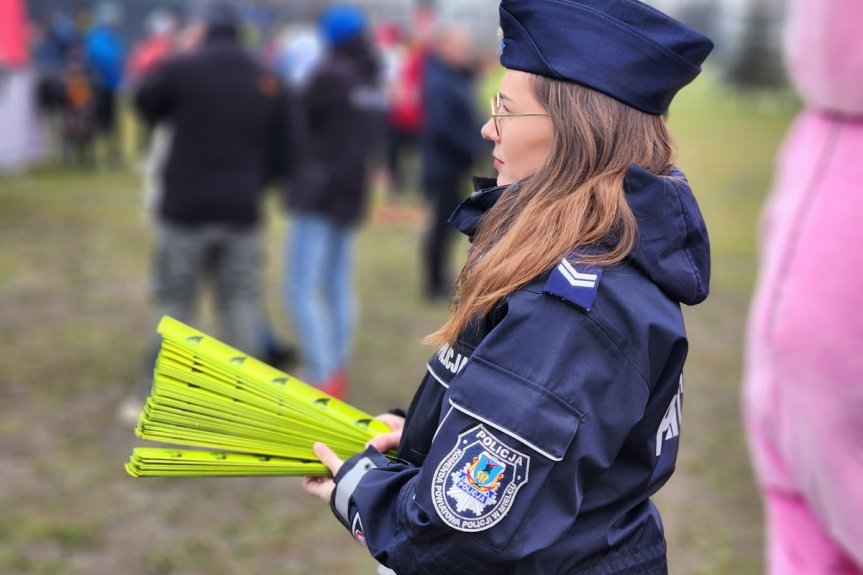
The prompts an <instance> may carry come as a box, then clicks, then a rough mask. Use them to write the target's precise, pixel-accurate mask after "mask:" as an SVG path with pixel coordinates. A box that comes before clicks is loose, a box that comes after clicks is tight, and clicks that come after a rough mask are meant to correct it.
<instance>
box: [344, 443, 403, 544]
mask: <svg viewBox="0 0 863 575" xmlns="http://www.w3.org/2000/svg"><path fill="white" fill-rule="evenodd" d="M388 463H389V460H388V459H387V457H386V456H385V455H383V454H381V452H380V451H378V450H377V449H375V448H374V447H368V448H367V449H366V450H365V451H363V452H362V453H358V454H356V455H354V456H353V457H351V458H350V459H348V460H347V461H345V463H344V465H342V468H341V469H339V472H338V473H337V474H336V476H335V477H334V481H335V483H336V488H335V489H334V490H333V495H332V497H331V498H330V507H331V508H332V510H333V514H334V515H335V516H336V517H337V518H338V520H339V521H341V522H342V525H344V526H345V527H347V528H348V529H350V528H351V499H352V498H353V495H354V491H356V489H357V486H358V485H359V483H360V480H361V479H362V478H363V476H364V475H365V474H366V473H368V472H369V471H370V470H371V469H375V468H377V467H385V466H386V465H387V464H388Z"/></svg>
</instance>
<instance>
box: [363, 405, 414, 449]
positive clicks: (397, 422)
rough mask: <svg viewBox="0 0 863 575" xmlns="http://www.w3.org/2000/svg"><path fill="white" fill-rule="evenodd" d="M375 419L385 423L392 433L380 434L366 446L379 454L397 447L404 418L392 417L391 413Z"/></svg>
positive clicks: (400, 438)
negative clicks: (369, 446)
mask: <svg viewBox="0 0 863 575" xmlns="http://www.w3.org/2000/svg"><path fill="white" fill-rule="evenodd" d="M375 419H379V420H381V421H383V422H384V423H386V424H387V425H388V426H389V428H390V429H392V431H390V432H388V433H381V434H380V435H378V436H376V437H374V438H373V439H372V440H371V441H369V442H368V445H371V446H372V447H374V448H375V449H377V450H378V451H380V452H381V453H384V452H386V451H389V450H390V449H394V448H396V447H398V446H399V443H400V442H401V440H402V430H403V429H404V427H405V418H404V417H401V416H399V415H393V414H392V413H383V414H381V415H379V416H377V417H376V418H375Z"/></svg>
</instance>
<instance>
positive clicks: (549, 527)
mask: <svg viewBox="0 0 863 575" xmlns="http://www.w3.org/2000/svg"><path fill="white" fill-rule="evenodd" d="M516 296H518V297H512V298H510V302H509V304H508V311H507V313H506V315H505V316H504V318H503V319H502V321H501V322H500V323H499V324H498V325H497V326H496V327H495V328H494V329H493V330H492V331H491V332H490V333H489V334H488V335H487V336H486V337H485V339H484V340H483V341H482V342H481V344H480V345H479V347H477V349H476V350H475V352H474V354H473V355H472V356H471V358H470V360H469V361H468V362H467V364H466V366H465V368H464V369H463V370H462V371H461V372H460V373H459V374H458V375H456V376H455V378H454V379H453V380H452V381H451V382H450V386H449V389H448V390H447V392H446V395H445V396H444V404H443V406H442V408H441V416H440V419H439V424H438V429H437V431H436V432H435V436H434V439H433V441H432V443H431V447H430V449H429V453H428V454H427V456H426V458H425V460H424V463H423V464H422V466H421V467H413V466H411V465H409V464H407V463H404V462H395V463H386V462H385V461H383V460H382V459H380V458H376V457H375V454H374V453H371V455H370V454H369V452H367V453H366V454H361V455H359V456H356V457H355V458H353V459H352V460H350V461H349V462H348V463H347V464H346V465H345V466H344V467H343V468H342V470H341V472H340V474H339V477H337V478H336V479H337V486H336V491H335V496H334V501H338V502H340V503H339V504H337V505H334V508H336V509H340V511H338V510H337V512H336V514H337V515H338V516H340V519H341V520H342V522H343V523H344V524H345V525H347V526H348V527H349V528H351V530H352V531H353V533H354V536H355V537H357V538H358V539H359V540H360V541H361V542H364V543H365V544H367V545H368V548H369V551H370V552H371V553H372V555H373V556H374V557H375V558H376V559H378V560H379V561H380V562H381V563H383V564H385V565H387V566H388V567H390V568H392V569H393V570H395V571H396V572H397V573H399V575H410V574H415V573H416V574H420V573H463V574H465V575H467V574H471V575H481V574H483V573H501V572H506V571H507V570H508V569H510V568H511V567H512V566H513V565H515V564H516V563H517V562H519V561H521V560H523V559H524V558H526V557H529V556H531V555H533V554H535V553H537V552H538V551H541V550H543V549H544V548H547V547H548V546H549V545H551V544H553V543H555V542H558V541H560V540H561V539H563V538H564V537H565V536H566V534H567V533H568V532H570V530H571V529H572V527H573V524H574V523H575V522H577V521H579V513H580V511H581V505H582V501H583V496H584V493H585V492H586V491H587V490H588V489H589V488H590V487H591V485H592V484H593V483H594V482H595V481H597V480H598V479H599V478H600V476H601V475H602V473H603V471H604V470H606V469H608V468H609V467H610V466H611V464H612V463H613V462H614V460H615V459H616V457H617V455H618V453H619V451H620V450H621V447H622V446H623V444H624V442H625V440H626V438H627V437H628V436H629V434H630V432H631V430H632V429H633V427H634V426H635V425H636V424H637V423H638V422H639V421H640V420H641V418H642V416H643V414H644V410H645V405H646V403H647V398H648V395H649V393H648V386H647V383H646V381H645V379H644V377H643V376H642V374H641V373H640V372H639V370H638V369H636V367H635V366H634V364H633V363H632V362H630V361H629V360H628V359H627V358H626V356H625V355H624V354H623V353H622V352H621V350H620V349H619V348H618V347H617V346H616V345H615V344H614V343H613V342H611V341H610V339H609V338H608V336H607V335H606V333H605V331H604V330H602V329H601V328H600V327H599V326H598V325H596V324H595V323H594V322H593V320H592V319H591V318H590V317H589V316H587V315H584V314H581V313H580V312H578V311H576V310H573V309H571V308H569V307H567V306H565V305H564V304H561V303H560V302H556V301H554V300H553V299H552V298H549V297H548V296H545V295H543V294H537V293H527V294H525V293H521V292H519V293H518V294H516ZM348 478H350V479H348ZM357 530H359V531H357Z"/></svg>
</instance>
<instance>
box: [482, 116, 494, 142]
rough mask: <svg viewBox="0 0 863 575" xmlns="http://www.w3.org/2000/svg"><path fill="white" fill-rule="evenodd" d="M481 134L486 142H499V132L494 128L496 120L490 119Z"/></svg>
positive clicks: (483, 126)
mask: <svg viewBox="0 0 863 575" xmlns="http://www.w3.org/2000/svg"><path fill="white" fill-rule="evenodd" d="M479 133H480V134H481V135H482V137H483V138H485V139H486V140H491V141H492V142H496V141H497V140H498V135H497V130H495V128H494V118H489V119H488V122H486V123H485V124H483V125H482V128H481V129H480V131H479Z"/></svg>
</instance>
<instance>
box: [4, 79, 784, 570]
mask: <svg viewBox="0 0 863 575" xmlns="http://www.w3.org/2000/svg"><path fill="white" fill-rule="evenodd" d="M792 113H793V110H792V109H790V107H787V106H786V107H783V106H782V105H777V104H775V103H772V102H770V101H767V102H761V103H757V104H756V103H753V102H752V101H750V100H747V99H745V98H738V99H736V100H735V99H731V98H730V97H727V96H726V95H725V94H723V93H722V92H721V91H720V90H719V89H717V88H716V87H715V86H713V85H712V84H711V82H710V79H709V78H704V79H702V80H699V82H697V83H696V84H695V85H694V86H692V87H691V88H688V89H687V90H685V91H684V92H683V93H682V94H681V97H680V98H679V101H678V103H676V105H675V107H674V108H673V110H672V113H671V126H672V131H673V132H674V134H675V136H676V137H677V140H678V142H679V144H680V149H681V153H680V159H679V164H680V166H681V167H682V168H683V169H684V171H686V172H687V174H688V176H689V178H690V180H691V182H692V184H693V188H694V189H695V190H696V195H697V196H698V198H699V201H700V202H701V205H702V207H703V209H704V212H705V216H706V219H707V222H708V225H709V228H710V232H711V240H712V244H713V256H714V268H713V284H712V295H711V298H710V299H709V300H708V302H707V303H706V304H704V305H701V306H698V307H696V308H693V309H688V310H687V312H686V313H687V320H688V329H689V333H690V338H691V352H690V361H689V363H688V368H687V374H686V402H685V411H684V421H683V435H682V438H683V439H682V441H683V443H682V450H681V456H680V460H679V464H678V471H677V473H676V475H675V476H674V478H672V480H671V482H670V483H669V484H668V486H667V487H666V488H665V489H664V490H663V491H662V492H660V495H659V497H658V498H657V500H658V503H659V505H660V507H661V509H662V511H663V514H664V517H665V520H666V527H667V530H668V538H669V545H670V558H671V572H672V573H673V574H675V575H691V574H703V575H713V574H715V575H719V574H723V575H724V574H732V573H733V574H734V575H749V574H752V575H754V574H756V573H760V572H761V534H760V530H761V516H760V503H759V500H758V496H757V492H756V490H755V488H754V486H753V482H752V479H751V473H750V470H749V465H748V461H747V456H746V450H745V443H744V438H743V434H742V431H741V427H740V420H739V413H738V411H739V410H738V394H739V382H740V365H741V349H742V337H743V329H744V324H745V317H746V308H747V306H748V301H749V297H750V293H751V290H752V287H753V284H754V280H755V272H756V254H755V245H756V232H757V220H758V214H759V211H760V205H761V203H762V201H763V198H764V195H765V193H766V191H767V189H768V188H769V185H770V177H771V173H772V169H773V161H774V157H775V154H776V150H777V146H778V144H779V142H780V140H781V137H782V135H783V133H784V131H785V129H786V128H787V125H788V122H789V119H790V117H791V115H792ZM283 232H284V223H283V215H282V214H281V213H280V212H279V209H278V208H277V202H276V201H275V199H274V200H273V201H272V202H271V204H270V206H269V210H268V223H267V248H268V253H269V260H268V268H267V285H266V287H267V294H266V295H267V307H268V309H269V311H270V315H271V316H272V318H273V320H274V322H275V325H276V328H277V330H278V331H279V333H280V334H281V335H282V336H283V337H284V338H285V339H287V340H288V341H296V337H297V336H296V334H294V333H293V330H292V327H291V325H290V323H289V322H288V320H287V318H286V315H285V314H284V310H283V308H282V305H281V302H280V298H279V291H280V287H279V283H280V275H281V265H282V264H281V262H282V254H281V252H282V235H283ZM419 241H420V229H419V228H418V227H417V226H411V225H399V224H384V223H374V224H371V225H369V226H367V227H365V228H364V229H363V231H362V232H361V235H360V240H359V246H358V259H359V261H358V265H357V269H358V271H359V278H358V288H359V299H360V304H361V320H360V325H359V330H358V334H357V341H356V353H355V356H354V357H355V359H354V361H353V364H352V365H351V370H350V376H351V381H352V385H353V394H352V401H353V402H354V403H356V404H357V405H358V406H359V407H361V408H363V409H365V410H367V411H369V412H372V413H377V412H380V411H383V410H385V409H387V408H389V407H392V406H394V405H402V406H404V405H406V404H407V403H408V402H409V400H410V398H411V396H412V394H413V391H414V389H415V387H416V385H417V383H418V382H419V379H420V377H421V376H422V373H423V368H424V365H425V361H426V359H427V357H428V356H429V355H430V354H431V352H432V351H433V350H431V349H429V348H427V347H424V346H422V345H420V344H419V341H420V339H421V338H422V337H423V336H424V335H425V334H427V333H429V332H430V331H432V330H433V329H435V328H436V327H437V326H438V325H439V324H440V323H441V321H442V320H443V319H444V318H445V317H446V313H447V310H446V308H445V306H439V305H429V304H427V303H425V302H424V301H423V300H422V299H421V297H420V275H419V272H420V266H419V263H418V258H417V256H418V251H419ZM149 249H150V233H149V229H148V226H147V224H146V221H145V218H144V217H143V214H142V212H141V210H140V208H139V192H138V183H137V180H136V178H135V177H134V175H132V174H129V173H124V172H114V173H97V174H87V173H80V174H79V173H74V172H67V171H59V170H56V169H43V170H38V171H33V172H30V173H25V174H23V175H19V176H15V177H9V176H4V177H0V310H2V313H0V350H2V351H0V354H2V356H0V509H2V510H3V511H2V513H0V573H4V574H7V573H8V574H9V575H15V574H50V573H64V574H69V575H77V574H87V575H99V574H115V573H129V574H138V573H140V574H145V575H150V574H152V575H157V574H158V575H162V574H184V575H185V574H204V573H218V574H234V573H235V574H242V575H255V574H264V573H266V574H268V575H269V574H272V573H279V574H284V575H294V574H297V575H300V574H308V573H347V574H354V573H356V574H358V575H359V574H367V573H372V572H374V565H373V562H372V560H371V559H369V558H368V555H367V553H366V552H365V551H364V550H363V549H362V548H360V547H359V546H358V545H355V544H353V543H352V542H351V540H350V538H349V537H348V535H347V534H346V533H344V532H343V531H344V530H343V529H342V528H341V527H340V526H339V525H338V524H337V523H336V521H335V520H334V519H333V518H332V517H331V516H330V513H329V511H328V510H327V509H326V508H325V507H324V506H323V505H322V504H321V503H320V502H318V501H317V500H314V499H312V498H310V497H308V496H307V495H305V494H304V493H303V492H302V491H301V489H300V486H299V482H298V481H297V480H294V479H282V478H261V479H257V478H246V479H152V480H141V479H138V480H135V479H131V478H129V477H127V476H126V475H125V473H124V472H123V469H122V465H123V463H124V461H125V459H126V458H127V456H128V454H129V451H130V449H131V447H132V446H133V445H136V444H140V443H141V442H140V441H139V440H137V439H136V438H134V436H133V435H132V433H131V431H130V430H128V429H125V428H123V427H120V426H119V425H118V424H117V423H115V420H114V409H115V408H116V405H117V404H118V403H119V401H120V400H121V399H122V398H123V397H124V396H125V395H126V394H127V392H128V391H129V390H130V389H131V387H132V384H133V381H134V378H135V375H136V373H137V369H138V366H139V364H140V361H141V354H142V351H143V348H144V346H145V343H146V340H147V339H148V338H149V337H150V334H151V333H152V329H153V319H152V318H151V315H150V310H149V309H150V308H149V301H148V288H147V280H148V267H149ZM458 250H459V252H460V253H463V250H464V243H462V244H460V245H459V247H458ZM200 327H201V328H202V329H205V330H212V329H213V327H214V324H213V321H212V318H211V314H210V313H206V312H205V313H204V314H203V316H202V320H201V323H200Z"/></svg>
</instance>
